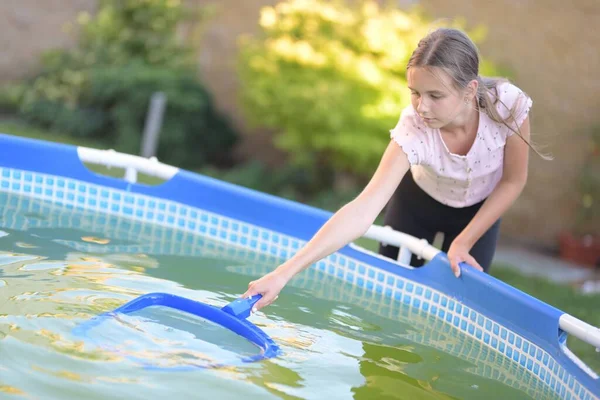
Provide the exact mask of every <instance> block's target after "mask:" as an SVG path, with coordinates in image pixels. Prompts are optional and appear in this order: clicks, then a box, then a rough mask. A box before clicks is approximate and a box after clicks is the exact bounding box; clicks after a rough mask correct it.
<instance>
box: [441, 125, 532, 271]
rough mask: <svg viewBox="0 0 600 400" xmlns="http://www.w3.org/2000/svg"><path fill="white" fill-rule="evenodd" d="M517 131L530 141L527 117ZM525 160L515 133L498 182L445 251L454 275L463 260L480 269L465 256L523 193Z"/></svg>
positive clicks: (523, 145) (523, 147) (526, 154)
mask: <svg viewBox="0 0 600 400" xmlns="http://www.w3.org/2000/svg"><path fill="white" fill-rule="evenodd" d="M520 132H521V134H522V135H523V138H525V139H526V140H529V136H530V135H529V117H527V118H526V119H525V121H523V124H522V125H521V128H520ZM528 160H529V147H528V145H527V143H525V142H524V141H523V140H522V139H521V138H520V137H519V136H518V135H516V134H514V135H512V136H510V137H509V138H508V139H507V140H506V146H505V148H504V166H503V172H502V178H501V180H500V182H499V183H498V185H497V186H496V188H495V189H494V191H493V192H492V194H490V196H489V197H488V198H487V200H486V201H485V202H484V203H483V205H482V206H481V208H480V209H479V211H478V212H477V214H475V216H474V217H473V219H472V220H471V222H470V223H469V224H468V225H467V226H466V227H465V229H464V230H463V231H462V232H461V233H460V235H458V236H457V237H456V239H454V241H453V242H452V245H451V246H450V249H449V250H448V258H449V259H450V265H451V266H452V270H453V271H454V274H455V275H456V276H459V274H460V269H459V267H458V264H459V263H460V262H463V261H464V262H466V263H468V264H471V265H472V266H474V267H476V268H478V269H480V270H482V268H481V266H480V265H479V263H477V261H476V260H475V259H474V258H473V257H472V256H471V255H469V254H468V253H469V251H470V250H471V248H472V247H473V246H474V245H475V243H476V242H477V241H478V240H479V238H481V236H483V234H484V233H485V232H486V231H487V230H488V229H489V228H490V227H491V226H492V225H493V224H494V223H495V222H496V221H497V220H498V219H499V218H500V217H501V216H502V214H504V212H505V211H506V210H507V209H508V208H509V207H510V206H511V205H512V204H513V203H514V201H515V200H516V199H517V197H519V195H520V194H521V192H522V191H523V188H524V187H525V183H526V182H527V164H528Z"/></svg>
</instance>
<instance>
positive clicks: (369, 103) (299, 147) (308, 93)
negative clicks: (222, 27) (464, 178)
mask: <svg viewBox="0 0 600 400" xmlns="http://www.w3.org/2000/svg"><path fill="white" fill-rule="evenodd" d="M454 25H455V26H458V27H460V26H461V22H460V21H457V22H455V23H454ZM260 27H261V32H260V35H259V36H258V37H255V38H250V37H245V38H243V40H242V41H241V51H240V60H239V61H240V62H239V75H240V79H241V88H242V90H241V100H242V103H243V105H244V109H245V111H246V114H247V116H248V119H249V120H250V121H251V123H253V124H255V125H261V126H264V127H268V128H270V129H272V130H273V131H274V140H275V143H276V145H277V146H278V147H279V148H281V149H284V150H286V151H288V152H289V154H290V156H291V158H292V160H293V161H294V162H296V163H298V164H300V165H303V166H306V167H309V168H314V169H317V170H319V171H322V172H323V173H325V172H326V171H327V170H336V171H344V172H350V173H352V174H357V175H363V176H365V175H370V174H371V173H372V172H373V170H374V168H375V167H376V165H377V163H378V162H379V160H380V157H381V155H382V152H383V150H384V149H385V146H386V144H387V143H388V142H389V134H388V132H389V130H390V128H392V127H393V126H395V124H396V122H397V121H398V118H399V116H400V112H401V110H402V108H404V107H405V106H406V105H408V104H409V101H410V93H409V91H408V89H407V88H406V64H407V62H408V59H409V57H410V55H411V52H412V50H413V49H414V48H415V47H416V45H417V43H418V41H419V40H420V38H421V37H423V36H424V35H426V34H427V33H428V31H429V30H430V29H431V28H432V27H433V24H432V23H430V22H429V21H428V20H427V19H426V18H425V17H424V16H423V15H421V14H420V13H419V12H418V11H411V12H404V11H400V10H398V9H393V8H386V9H383V8H379V7H378V6H377V4H376V2H375V1H371V0H364V1H360V2H358V6H352V7H351V6H348V5H346V4H345V3H344V2H341V1H337V2H330V1H324V0H288V1H284V2H281V3H279V4H278V5H277V6H275V7H266V8H264V9H263V10H262V13H261V17H260ZM469 33H470V35H471V37H472V38H474V40H476V41H477V40H479V39H480V38H481V37H482V36H483V33H484V32H483V30H482V29H479V30H478V31H476V32H469ZM482 69H483V71H482V73H483V74H487V75H495V71H494V69H493V68H492V67H491V66H490V65H489V63H487V62H485V63H484V65H483V68H482Z"/></svg>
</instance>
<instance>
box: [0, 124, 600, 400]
mask: <svg viewBox="0 0 600 400" xmlns="http://www.w3.org/2000/svg"><path fill="white" fill-rule="evenodd" d="M0 168H3V171H9V170H12V171H15V170H21V171H30V172H33V173H39V174H44V175H52V176H57V177H65V178H69V179H72V180H77V181H82V182H87V183H89V184H93V185H99V186H103V187H108V188H113V189H117V190H120V191H123V192H126V193H132V194H140V195H145V196H151V197H154V198H159V199H168V200H170V201H174V202H178V203H181V204H185V205H188V206H190V207H193V208H197V209H201V210H206V211H209V212H211V213H214V214H218V215H224V216H227V217H229V218H231V219H233V220H238V221H242V222H245V223H247V224H251V225H255V226H259V227H263V228H265V229H268V230H272V231H275V232H278V233H280V234H282V235H287V236H291V237H294V238H298V239H300V240H302V241H307V240H309V239H310V238H311V237H312V235H313V234H314V233H315V232H316V231H317V230H318V229H319V228H320V227H321V226H322V225H323V223H324V222H325V221H326V220H327V219H328V218H329V217H330V216H331V213H329V212H326V211H323V210H319V209H316V208H313V207H309V206H306V205H302V204H299V203H296V202H292V201H288V200H285V199H281V198H278V197H275V196H271V195H268V194H264V193H260V192H256V191H253V190H250V189H247V188H243V187H240V186H236V185H232V184H229V183H226V182H223V181H219V180H216V179H213V178H210V177H206V176H202V175H199V174H195V173H192V172H189V171H185V170H179V171H178V172H177V173H176V174H175V176H174V177H173V178H172V179H170V180H169V181H167V182H165V183H162V184H160V185H155V186H148V185H144V184H131V183H128V182H125V181H123V180H122V179H116V178H111V177H106V176H102V175H98V174H95V173H93V172H90V171H89V170H88V169H87V168H86V167H85V166H84V165H83V164H82V162H81V161H80V159H79V157H78V154H77V148H76V147H75V146H69V145H63V144H55V143H49V142H45V141H40V140H33V139H25V138H18V137H13V136H10V135H3V134H0ZM0 189H4V188H0ZM336 254H339V255H343V256H346V257H348V258H351V259H354V260H356V261H358V262H361V263H365V264H368V265H369V266H372V267H374V268H376V269H378V270H381V271H385V272H386V273H387V274H392V275H396V276H400V277H403V278H406V279H407V280H410V281H412V282H414V283H415V284H418V285H422V286H423V287H429V288H431V289H434V290H436V291H439V292H442V293H443V294H445V295H446V296H448V298H450V299H453V300H454V301H456V302H457V303H461V304H463V305H464V306H467V307H469V308H470V309H471V310H474V311H476V312H477V313H478V314H480V315H484V316H486V317H487V318H486V324H488V323H489V322H490V320H491V321H495V322H497V323H498V325H499V326H503V327H505V328H506V329H507V330H508V331H510V332H514V333H515V334H516V335H517V336H518V337H522V338H523V339H525V341H526V342H530V343H535V344H536V345H537V347H538V350H539V349H543V350H544V353H546V354H548V356H549V358H550V359H552V358H553V359H554V360H556V362H557V363H558V364H560V366H561V367H562V369H564V370H565V382H564V385H561V386H558V385H557V387H558V388H559V389H560V388H561V387H563V386H564V388H566V389H567V390H566V391H565V390H563V392H564V393H565V394H566V395H567V396H565V398H568V396H573V398H582V399H587V398H590V399H593V398H598V396H599V393H600V383H599V382H598V379H594V378H593V377H591V376H590V375H589V374H587V373H586V372H585V371H583V370H582V369H581V368H580V367H579V366H578V365H577V364H575V363H574V362H573V360H571V358H569V357H568V356H567V355H566V354H565V353H564V351H563V349H562V347H563V346H564V343H565V340H566V336H565V334H564V333H563V332H561V330H560V328H559V325H558V324H559V318H560V316H561V315H562V314H563V312H562V311H560V310H558V309H556V308H554V307H552V306H549V305H548V304H546V303H543V302H541V301H539V300H537V299H535V298H532V297H531V296H528V295H526V294H524V293H522V292H520V291H518V290H516V289H514V288H512V287H510V286H509V285H506V284H504V283H503V282H501V281H499V280H497V279H495V278H493V277H491V276H489V275H487V274H484V273H481V272H479V271H476V270H474V269H472V268H469V267H466V268H463V271H462V275H461V277H460V278H458V279H457V278H456V277H454V275H453V274H452V273H451V270H450V267H449V263H448V259H447V258H446V256H445V254H443V253H440V254H439V255H438V256H437V257H436V258H435V259H434V260H432V261H431V262H430V263H428V264H427V265H425V266H424V267H422V268H417V269H409V268H404V267H402V266H399V265H398V264H397V263H396V262H393V261H387V260H384V259H382V258H380V257H377V256H374V255H372V254H369V253H368V252H363V251H361V250H359V249H356V248H353V247H351V246H346V247H344V248H343V249H341V250H340V251H338V252H337V253H336ZM382 287H383V288H385V285H383V286H382ZM372 289H373V290H378V288H376V287H372ZM381 290H384V289H381ZM480 325H481V324H480ZM492 329H495V326H494V327H493V328H492V327H490V331H491V330H492ZM483 332H485V330H483ZM483 335H485V333H484V334H483ZM506 340H507V343H509V342H508V340H510V339H509V338H508V335H507V338H506ZM525 341H524V342H525ZM511 345H514V343H511ZM520 350H521V352H520V354H521V358H519V356H517V357H516V359H515V362H520V361H523V354H525V355H527V353H528V351H529V350H525V349H520ZM590 351H593V350H592V348H591V347H590ZM529 354H530V355H531V356H532V357H527V358H526V359H525V360H526V363H529V364H531V361H532V360H533V365H532V368H531V370H532V371H533V370H534V368H535V364H536V363H538V362H539V363H541V364H542V365H543V366H544V367H545V368H548V367H549V362H550V361H549V360H545V359H544V358H545V357H543V356H542V357H540V353H539V351H538V354H537V361H536V354H535V351H533V354H531V351H529ZM511 356H512V355H511ZM524 365H525V366H526V365H527V364H524ZM567 374H568V375H569V377H568V378H567ZM556 375H557V380H559V379H558V373H557V374H556ZM561 375H562V374H561ZM542 379H544V378H542ZM560 380H562V379H560ZM558 393H559V394H560V390H559V391H558Z"/></svg>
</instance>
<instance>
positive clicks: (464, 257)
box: [448, 240, 483, 278]
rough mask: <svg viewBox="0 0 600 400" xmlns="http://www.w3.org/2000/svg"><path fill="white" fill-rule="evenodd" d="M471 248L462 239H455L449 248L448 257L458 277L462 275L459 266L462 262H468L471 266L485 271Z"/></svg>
mask: <svg viewBox="0 0 600 400" xmlns="http://www.w3.org/2000/svg"><path fill="white" fill-rule="evenodd" d="M470 250H471V248H470V247H469V246H467V245H465V244H463V243H461V242H460V241H457V240H454V241H453V242H452V244H451V245H450V248H449V249H448V259H449V260H450V267H451V268H452V272H454V275H455V276H456V277H457V278H458V277H459V276H460V267H459V266H458V265H459V264H460V263H461V262H466V263H467V264H469V265H470V266H472V267H474V268H476V269H478V270H480V271H483V268H481V265H479V263H478V262H477V260H475V259H474V258H473V257H472V256H471V255H470V254H469V251H470Z"/></svg>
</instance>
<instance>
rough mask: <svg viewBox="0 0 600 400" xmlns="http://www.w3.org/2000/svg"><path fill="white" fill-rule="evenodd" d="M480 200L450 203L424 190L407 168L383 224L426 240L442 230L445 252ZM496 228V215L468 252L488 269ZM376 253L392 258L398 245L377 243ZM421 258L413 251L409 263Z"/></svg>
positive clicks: (494, 248) (467, 221)
mask: <svg viewBox="0 0 600 400" xmlns="http://www.w3.org/2000/svg"><path fill="white" fill-rule="evenodd" d="M483 203H484V201H481V202H480V203H477V204H474V205H472V206H469V207H463V208H455V207H450V206H447V205H445V204H442V203H440V202H439V201H437V200H435V199H434V198H432V197H431V196H430V195H428V194H427V193H425V192H424V191H423V189H421V188H420V187H419V186H418V185H417V184H416V183H415V181H414V179H413V176H412V173H411V172H410V171H409V172H407V173H406V175H405V177H404V178H403V179H402V182H401V183H400V185H398V188H397V189H396V192H395V193H394V195H393V196H392V198H391V199H390V201H389V203H388V204H387V206H386V211H385V218H384V225H389V226H391V227H392V228H393V229H394V230H397V231H400V232H404V233H407V234H409V235H412V236H415V237H417V238H419V239H426V240H427V241H428V242H429V243H430V244H431V243H432V242H433V239H434V237H435V235H436V234H437V233H438V232H442V233H443V234H444V242H443V245H442V251H444V252H446V253H447V252H448V248H449V247H450V245H451V244H452V241H453V240H454V239H455V238H456V236H458V235H459V234H460V233H461V232H462V230H463V229H464V228H465V227H466V226H467V225H468V224H469V222H471V219H472V218H473V217H474V216H475V214H476V213H477V211H478V210H479V208H481V206H482V205H483ZM499 230H500V219H499V220H498V221H496V222H495V223H494V225H492V226H491V227H490V229H488V231H487V232H486V233H485V234H484V235H483V236H482V237H481V238H480V239H479V240H478V241H477V243H475V245H474V246H473V248H472V249H471V251H470V252H469V254H471V255H472V256H473V257H474V258H475V260H477V262H478V263H479V264H480V265H481V266H482V267H483V269H484V271H486V272H487V271H488V270H489V268H490V264H491V263H492V259H493V258H494V253H495V251H496V242H497V239H498V233H499ZM379 254H381V255H383V256H386V257H390V258H393V259H397V258H398V247H395V246H384V245H380V247H379ZM423 262H424V260H422V259H418V258H417V257H416V256H415V255H413V257H412V260H411V263H410V264H411V265H412V266H415V267H419V266H422V265H423Z"/></svg>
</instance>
